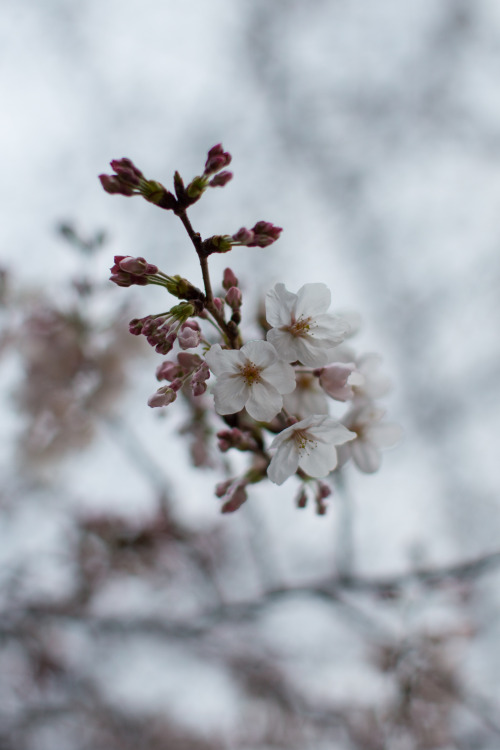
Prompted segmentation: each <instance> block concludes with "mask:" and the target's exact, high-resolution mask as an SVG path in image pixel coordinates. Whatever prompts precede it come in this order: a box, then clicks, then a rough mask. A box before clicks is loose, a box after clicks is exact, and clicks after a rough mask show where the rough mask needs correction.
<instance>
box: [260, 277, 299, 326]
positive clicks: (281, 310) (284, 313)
mask: <svg viewBox="0 0 500 750" xmlns="http://www.w3.org/2000/svg"><path fill="white" fill-rule="evenodd" d="M296 301H297V295H296V294H293V293H292V292H289V291H288V290H287V289H286V288H285V285H284V284H276V286H275V287H274V289H270V290H269V292H268V293H267V294H266V318H267V322H268V323H269V325H270V326H272V327H273V328H279V327H280V326H286V325H289V324H290V321H291V316H292V310H293V306H294V305H295V302H296Z"/></svg>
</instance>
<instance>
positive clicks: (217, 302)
mask: <svg viewBox="0 0 500 750" xmlns="http://www.w3.org/2000/svg"><path fill="white" fill-rule="evenodd" d="M214 305H215V307H216V308H217V312H219V313H221V315H222V313H223V310H224V302H223V301H222V300H221V298H220V297H214Z"/></svg>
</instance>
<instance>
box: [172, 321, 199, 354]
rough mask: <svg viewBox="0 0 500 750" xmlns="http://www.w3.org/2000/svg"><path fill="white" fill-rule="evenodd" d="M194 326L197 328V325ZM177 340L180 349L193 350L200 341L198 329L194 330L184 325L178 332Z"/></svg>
mask: <svg viewBox="0 0 500 750" xmlns="http://www.w3.org/2000/svg"><path fill="white" fill-rule="evenodd" d="M188 322H189V321H188ZM193 322H195V321H193ZM196 325H197V326H198V324H196ZM177 340H178V342H179V346H180V347H181V349H195V348H196V347H197V346H198V344H199V343H200V341H201V331H200V327H199V326H198V330H196V329H193V328H192V327H191V326H188V325H186V323H185V324H184V325H183V326H182V328H181V330H180V332H179V335H178V337H177Z"/></svg>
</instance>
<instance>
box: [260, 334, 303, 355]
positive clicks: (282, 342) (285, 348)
mask: <svg viewBox="0 0 500 750" xmlns="http://www.w3.org/2000/svg"><path fill="white" fill-rule="evenodd" d="M266 337H267V340H268V341H269V342H270V343H271V344H272V345H273V346H274V348H275V349H276V351H277V352H278V355H279V357H280V359H283V360H284V361H285V362H295V360H296V359H298V357H297V351H296V348H295V341H296V339H295V338H294V337H293V336H292V334H291V333H288V331H280V329H279V328H271V330H270V331H268V332H267V336H266Z"/></svg>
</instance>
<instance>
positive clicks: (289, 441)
mask: <svg viewBox="0 0 500 750" xmlns="http://www.w3.org/2000/svg"><path fill="white" fill-rule="evenodd" d="M355 437H356V433H355V432H350V431H349V430H348V429H347V427H345V426H344V425H343V424H341V423H340V422H338V421H337V420H336V419H333V417H329V416H326V415H324V414H313V416H311V417H308V418H307V419H303V420H302V421H301V422H296V423H295V424H293V425H292V426H291V427H287V428H286V429H285V430H283V432H280V434H279V435H277V436H276V437H275V438H274V440H273V442H272V443H271V445H270V447H269V450H270V452H271V453H273V452H274V455H273V457H272V459H271V463H270V464H269V468H268V470H267V475H268V477H269V479H270V480H271V482H274V483H275V484H283V482H284V481H285V480H286V479H288V477H290V476H292V474H295V472H296V471H297V469H299V468H300V469H302V470H303V471H304V472H305V473H306V474H308V475H309V476H310V477H315V478H321V477H326V476H327V474H329V473H330V472H331V471H332V470H333V469H334V468H335V467H336V466H337V452H336V449H335V446H336V445H341V444H342V443H345V442H347V441H348V440H353V439H354V438H355Z"/></svg>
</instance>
